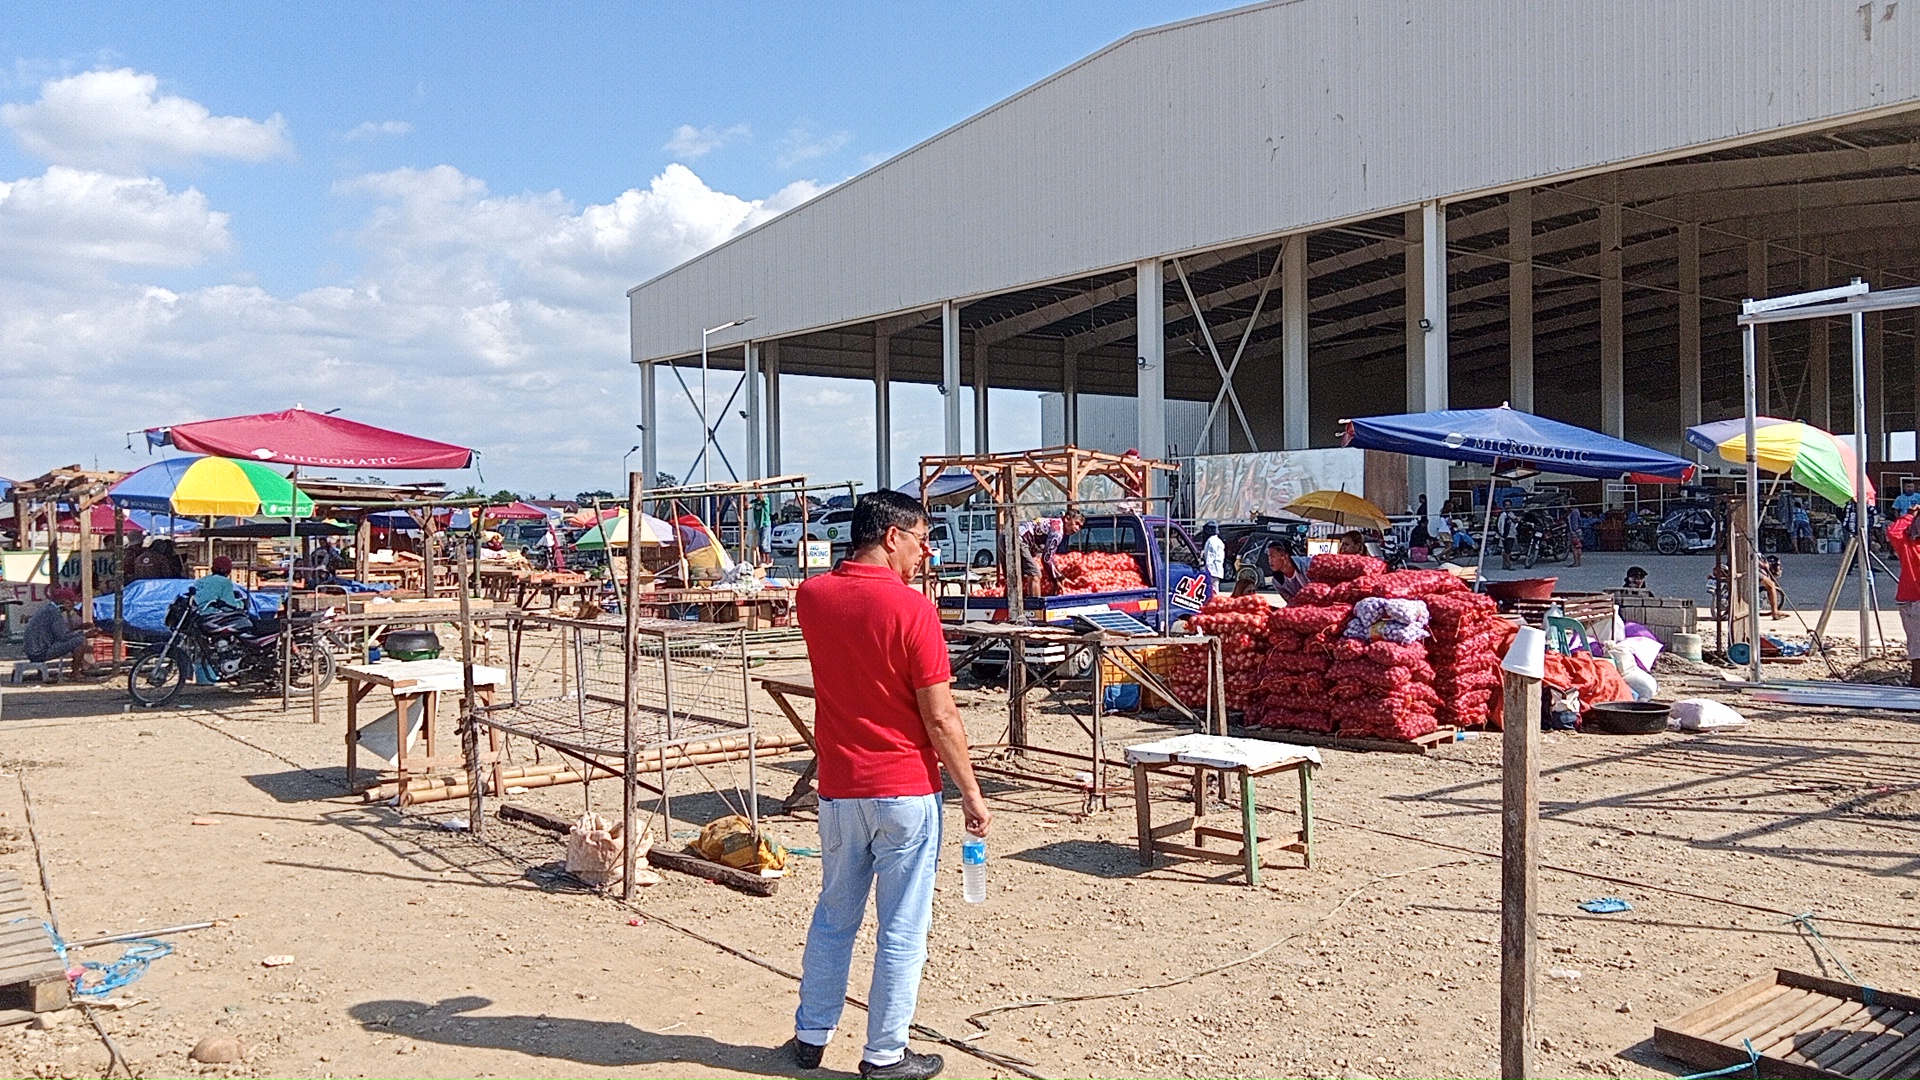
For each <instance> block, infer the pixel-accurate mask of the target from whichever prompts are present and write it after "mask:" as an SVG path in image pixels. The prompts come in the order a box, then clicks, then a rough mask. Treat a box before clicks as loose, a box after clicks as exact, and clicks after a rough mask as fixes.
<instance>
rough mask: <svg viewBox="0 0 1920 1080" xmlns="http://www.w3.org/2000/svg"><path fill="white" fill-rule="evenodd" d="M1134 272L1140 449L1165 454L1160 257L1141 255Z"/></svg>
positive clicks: (1163, 311) (1163, 290)
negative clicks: (1144, 256) (1143, 257)
mask: <svg viewBox="0 0 1920 1080" xmlns="http://www.w3.org/2000/svg"><path fill="white" fill-rule="evenodd" d="M1133 273H1134V277H1135V279H1136V284H1135V286H1134V328H1135V329H1134V333H1135V336H1136V338H1137V341H1138V346H1137V348H1136V360H1135V363H1136V365H1137V370H1138V378H1137V380H1136V383H1135V387H1136V388H1135V391H1134V397H1135V400H1136V407H1137V409H1138V413H1139V438H1140V453H1141V454H1143V455H1145V456H1147V457H1150V458H1164V457H1166V456H1167V340H1166V339H1167V326H1166V318H1167V307H1166V295H1165V293H1166V271H1165V268H1164V264H1163V263H1162V262H1161V260H1159V259H1141V260H1140V261H1139V262H1137V263H1135V264H1134V266H1133ZM1156 476H1158V474H1156ZM1154 494H1159V491H1158V490H1156V491H1155V492H1154Z"/></svg>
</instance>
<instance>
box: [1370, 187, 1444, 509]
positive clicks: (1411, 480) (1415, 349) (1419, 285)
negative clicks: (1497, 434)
mask: <svg viewBox="0 0 1920 1080" xmlns="http://www.w3.org/2000/svg"><path fill="white" fill-rule="evenodd" d="M1406 233H1407V239H1408V241H1409V242H1408V244H1407V252H1406V275H1407V277H1406V290H1405V292H1406V307H1407V410H1408V411H1409V412H1430V411H1433V410H1437V409H1444V408H1447V406H1448V401H1447V380H1448V371H1447V210H1446V207H1445V206H1444V205H1442V204H1441V203H1440V202H1439V201H1437V200H1436V201H1433V202H1427V203H1422V204H1421V205H1420V209H1418V210H1409V211H1407V221H1406ZM1416 238H1417V241H1416ZM1448 470H1449V466H1448V464H1447V462H1444V461H1438V460H1434V459H1430V458H1417V457H1409V458H1408V459H1407V496H1408V500H1409V501H1414V500H1415V499H1416V497H1417V496H1418V495H1419V494H1420V493H1422V492H1425V493H1426V496H1427V505H1428V507H1429V508H1430V509H1431V510H1434V511H1438V510H1439V508H1440V505H1441V504H1442V503H1444V502H1446V501H1447V497H1448V483H1447V478H1448ZM1384 509H1386V510H1388V511H1389V512H1393V511H1398V510H1400V509H1403V508H1402V507H1385V508H1384Z"/></svg>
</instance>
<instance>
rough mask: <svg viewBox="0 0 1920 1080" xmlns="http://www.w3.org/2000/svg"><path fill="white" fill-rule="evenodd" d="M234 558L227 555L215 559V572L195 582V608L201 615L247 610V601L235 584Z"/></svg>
mask: <svg viewBox="0 0 1920 1080" xmlns="http://www.w3.org/2000/svg"><path fill="white" fill-rule="evenodd" d="M232 574H233V560H232V559H229V558H227V557H226V556H225V555H216V556H214V559H213V572H212V573H211V574H208V575H207V576H206V577H203V578H201V579H200V580H198V581H196V582H194V583H193V610H194V611H196V612H199V613H200V614H201V615H217V614H220V613H222V612H227V611H245V610H246V609H247V605H246V602H245V601H243V600H241V599H240V591H239V590H238V589H236V588H234V585H233V577H232Z"/></svg>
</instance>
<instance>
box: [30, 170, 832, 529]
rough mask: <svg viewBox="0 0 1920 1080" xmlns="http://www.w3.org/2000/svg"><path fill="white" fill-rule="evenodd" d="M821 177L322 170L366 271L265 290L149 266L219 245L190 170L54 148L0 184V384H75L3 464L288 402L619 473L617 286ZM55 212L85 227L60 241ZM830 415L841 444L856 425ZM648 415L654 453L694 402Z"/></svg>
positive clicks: (626, 440) (220, 223)
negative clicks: (573, 191) (32, 173)
mask: <svg viewBox="0 0 1920 1080" xmlns="http://www.w3.org/2000/svg"><path fill="white" fill-rule="evenodd" d="M819 190H820V189H819V188H818V187H817V186H816V185H813V184H811V183H806V182H802V183H796V184H793V185H790V186H789V187H787V188H785V189H783V190H782V191H780V192H778V193H776V194H775V195H773V196H771V197H769V198H766V199H759V200H752V199H742V198H739V197H738V196H735V195H731V194H728V193H726V192H721V191H715V190H714V189H712V188H711V187H709V186H708V185H707V184H706V183H705V182H704V181H703V180H701V179H700V177H698V176H697V175H695V174H694V173H693V172H692V171H691V170H689V169H687V168H686V167H684V166H681V165H673V166H669V167H668V168H667V169H665V170H663V171H662V172H661V173H660V174H659V175H658V176H656V177H654V178H653V180H652V181H651V182H650V183H649V184H648V185H646V186H645V187H638V188H634V189H632V190H629V191H626V192H623V193H621V194H620V195H619V196H617V197H616V198H614V199H612V200H611V201H609V202H606V203H599V204H593V205H588V206H584V207H583V206H577V205H575V204H573V203H572V202H570V201H569V200H567V199H566V198H565V196H563V195H561V194H560V193H558V192H547V193H520V194H507V195H501V194H495V193H493V192H491V191H489V190H488V188H487V185H486V184H485V183H484V182H483V181H481V180H480V179H478V178H476V177H472V176H469V175H466V174H464V173H462V172H461V171H459V170H458V169H455V168H452V167H451V166H444V165H443V166H438V167H435V168H428V169H399V170H394V171H391V172H383V173H374V174H370V175H366V176H361V177H357V178H354V179H352V180H349V181H344V182H342V183H341V184H339V185H338V186H337V187H336V189H335V196H336V198H339V199H342V200H349V201H353V200H364V201H365V202H366V203H367V204H368V205H367V207H366V209H365V211H364V212H363V213H362V214H361V216H360V226H359V227H358V228H357V229H356V230H355V231H354V232H353V233H352V234H351V236H352V240H353V242H354V243H355V245H356V246H357V247H358V248H359V249H360V250H361V253H362V256H363V259H362V264H361V269H360V271H359V274H358V276H357V277H356V278H355V279H354V280H352V281H350V282H347V283H343V284H340V285H331V286H327V287H322V288H315V289H310V290H307V291H305V292H301V293H297V294H292V295H277V294H275V293H273V292H271V291H269V290H266V289H263V288H259V287H255V286H251V285H240V284H224V285H216V286H205V287H191V288H185V287H177V288H163V287H160V285H158V284H155V283H154V282H153V280H152V277H151V275H150V274H149V273H145V272H143V268H148V267H168V266H189V265H193V263H195V262H197V261H202V260H204V259H206V258H207V257H209V256H210V255H213V254H217V253H219V252H222V251H224V250H226V248H227V246H228V244H229V241H228V240H227V233H226V224H227V222H226V217H225V215H223V214H220V213H219V212H217V211H212V210H210V209H208V208H207V205H206V200H205V198H204V197H203V196H202V195H201V194H200V193H199V192H197V191H194V190H192V189H189V190H187V191H184V192H179V193H169V192H167V190H166V189H165V187H164V185H162V184H161V183H160V182H159V181H157V180H133V179H125V178H112V177H105V176H101V175H99V174H90V173H82V172H79V171H76V170H66V169H62V168H59V167H55V168H52V169H49V170H48V173H47V176H45V177H37V178H31V179H27V180H20V181H15V182H13V183H11V184H4V185H0V400H5V401H9V402H14V401H19V402H27V403H29V404H31V403H36V402H44V403H46V406H47V407H49V408H51V407H52V406H53V405H54V404H55V403H57V402H69V403H73V402H84V403H85V407H84V408H81V409H74V410H71V411H70V412H69V413H68V415H69V416H70V417H71V418H72V421H73V422H72V423H71V424H65V423H63V424H59V425H45V424H15V425H0V475H9V476H14V475H22V474H25V475H37V474H38V473H40V472H42V471H44V470H45V469H46V468H47V467H48V466H49V465H54V464H64V463H66V462H68V461H74V460H83V461H91V460H93V458H94V456H95V455H96V454H100V455H101V464H102V465H103V466H105V467H115V466H119V467H132V466H136V465H138V464H139V463H141V462H143V461H145V460H146V458H145V457H144V455H135V454H130V453H127V452H124V451H122V450H120V447H121V446H122V443H123V441H124V435H123V433H124V432H126V431H127V430H130V429H133V428H138V427H142V426H146V425H151V424H161V423H169V422H175V421H180V420H186V419H193V418H200V417H204V416H208V415H227V414H231V413H239V412H250V411H260V410H266V409H276V408H286V407H288V406H289V405H291V404H293V403H295V402H301V403H304V404H306V405H308V406H309V407H312V408H335V407H339V408H341V409H342V411H343V412H344V414H345V415H348V416H352V417H354V418H356V419H359V420H364V421H366V422H369V423H375V424H382V425H386V426H391V427H396V428H399V429H401V430H407V431H413V432H417V433H419V434H422V435H427V436H431V437H435V438H443V439H448V440H451V441H455V442H459V443H462V444H464V445H470V446H474V447H476V448H478V449H481V450H482V451H483V458H482V470H483V472H484V475H485V478H486V480H487V482H488V483H489V484H491V485H493V486H496V487H497V486H501V485H505V486H510V487H538V488H539V489H540V490H542V491H544V490H546V489H547V488H548V487H552V488H553V489H554V490H563V489H564V490H565V491H566V492H569V493H570V492H572V491H577V490H580V489H581V488H583V487H596V486H606V487H613V488H617V487H618V484H617V474H618V470H619V457H620V455H621V454H622V453H624V452H625V450H626V448H627V447H628V446H629V445H632V443H633V441H634V435H635V433H634V431H633V429H632V423H633V419H634V407H635V406H634V375H633V370H632V368H631V366H630V365H629V364H628V363H626V359H627V307H626V301H625V291H626V290H627V289H628V288H631V287H632V286H633V285H635V284H636V283H638V282H640V281H642V280H644V279H646V278H647V277H650V276H652V275H654V274H656V273H658V272H660V271H661V270H664V269H666V268H667V267H669V266H671V265H673V264H674V263H677V262H680V261H682V260H684V259H686V258H688V257H690V256H692V255H695V254H698V253H699V252H700V251H703V250H705V249H706V248H708V247H711V246H712V245H714V244H717V243H719V242H721V241H724V240H726V239H727V238H729V237H731V236H734V235H736V234H738V233H739V232H740V231H742V230H744V229H747V228H751V227H752V226H754V225H756V224H758V223H760V222H761V221H764V220H766V219H767V218H768V217H771V216H772V215H774V214H776V213H779V212H780V211H782V210H784V209H786V208H788V207H790V206H792V205H795V204H797V203H799V202H801V201H803V200H805V199H806V198H810V197H811V196H812V195H814V194H816V193H817V192H818V191H819ZM60 193H64V194H60ZM56 194H59V195H60V197H57V198H56ZM143 200H144V201H143ZM141 210H144V212H145V216H144V217H143V216H141V214H140V213H136V211H141ZM28 211H32V212H31V213H29V212H28ZM196 213H197V214H198V216H196ZM62 214H64V215H66V216H65V218H62V217H61V215H62ZM116 214H118V215H120V216H119V217H118V218H116V217H115V216H114V215H116ZM62 220H64V221H66V222H68V223H69V224H68V225H67V226H66V227H67V229H68V232H69V235H70V236H72V237H75V238H81V237H91V238H92V239H91V240H89V241H88V242H87V243H84V244H80V245H78V246H77V247H71V246H68V247H63V246H62V243H61V240H60V232H59V229H58V223H59V222H60V221H62ZM16 221H19V222H25V223H30V224H31V225H32V228H31V229H30V230H29V229H25V228H21V229H19V231H17V232H16V226H15V222H16ZM116 221H118V222H120V223H121V224H119V225H118V226H117V227H116V226H115V225H114V223H115V222H116ZM116 237H117V240H116ZM116 244H117V246H116ZM9 245H12V246H9ZM17 252H25V253H26V254H27V255H31V256H32V257H31V258H26V257H20V256H18V255H17V254H16V253H17ZM56 256H58V257H62V258H77V257H80V256H84V257H85V259H87V260H91V262H90V263H88V265H91V266H95V267H96V268H97V269H96V272H94V273H92V274H91V275H88V276H84V277H75V276H74V275H72V274H70V273H66V272H63V271H60V270H59V269H58V268H54V267H50V266H49V265H48V260H49V259H51V258H54V257H56ZM109 271H112V272H109ZM716 385H719V384H718V383H716ZM726 385H728V386H729V388H730V386H731V383H727V384H726ZM677 392H678V387H677V386H674V385H673V384H672V383H671V377H670V376H663V385H662V393H663V395H671V394H677ZM718 400H724V395H723V394H722V395H720V396H718V397H717V398H716V403H717V401H718ZM850 411H851V412H853V413H854V414H856V415H857V414H859V413H860V412H861V411H862V410H859V409H853V410H850ZM867 422H869V423H870V421H867ZM796 426H797V425H796ZM730 429H731V430H730V434H729V436H728V437H730V438H733V439H735V440H737V439H738V437H739V431H738V424H737V420H736V421H735V422H734V423H733V424H732V425H730ZM832 434H833V438H835V439H837V440H842V441H841V442H840V446H842V447H844V445H845V442H844V439H845V438H847V437H848V436H849V435H850V434H851V432H840V431H838V430H837V429H836V430H835V431H833V433H832ZM661 437H662V465H663V467H669V463H670V462H671V461H672V459H674V458H678V457H681V456H683V455H682V449H683V448H685V447H690V446H697V445H698V442H699V434H698V426H697V422H696V421H694V420H692V419H691V412H690V410H684V409H682V410H679V411H677V412H676V411H675V410H674V408H673V407H672V405H671V404H667V403H665V401H664V399H663V408H662V416H661ZM810 439H811V436H810V435H809V436H807V437H806V438H805V439H795V440H793V444H794V445H795V447H796V450H795V452H799V445H800V444H802V443H803V442H805V441H810ZM616 444H617V445H616ZM107 451H111V456H109V455H108V454H107V453H106V452H107ZM729 452H730V453H731V452H733V451H732V449H731V448H730V450H729ZM736 456H737V455H736ZM855 456H856V457H857V458H864V454H857V455H855ZM684 465H685V463H684V461H678V462H672V463H671V465H670V467H671V468H683V467H684ZM449 479H454V480H457V481H458V482H460V483H465V482H466V480H464V479H460V478H459V477H449ZM569 485H571V486H569Z"/></svg>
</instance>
